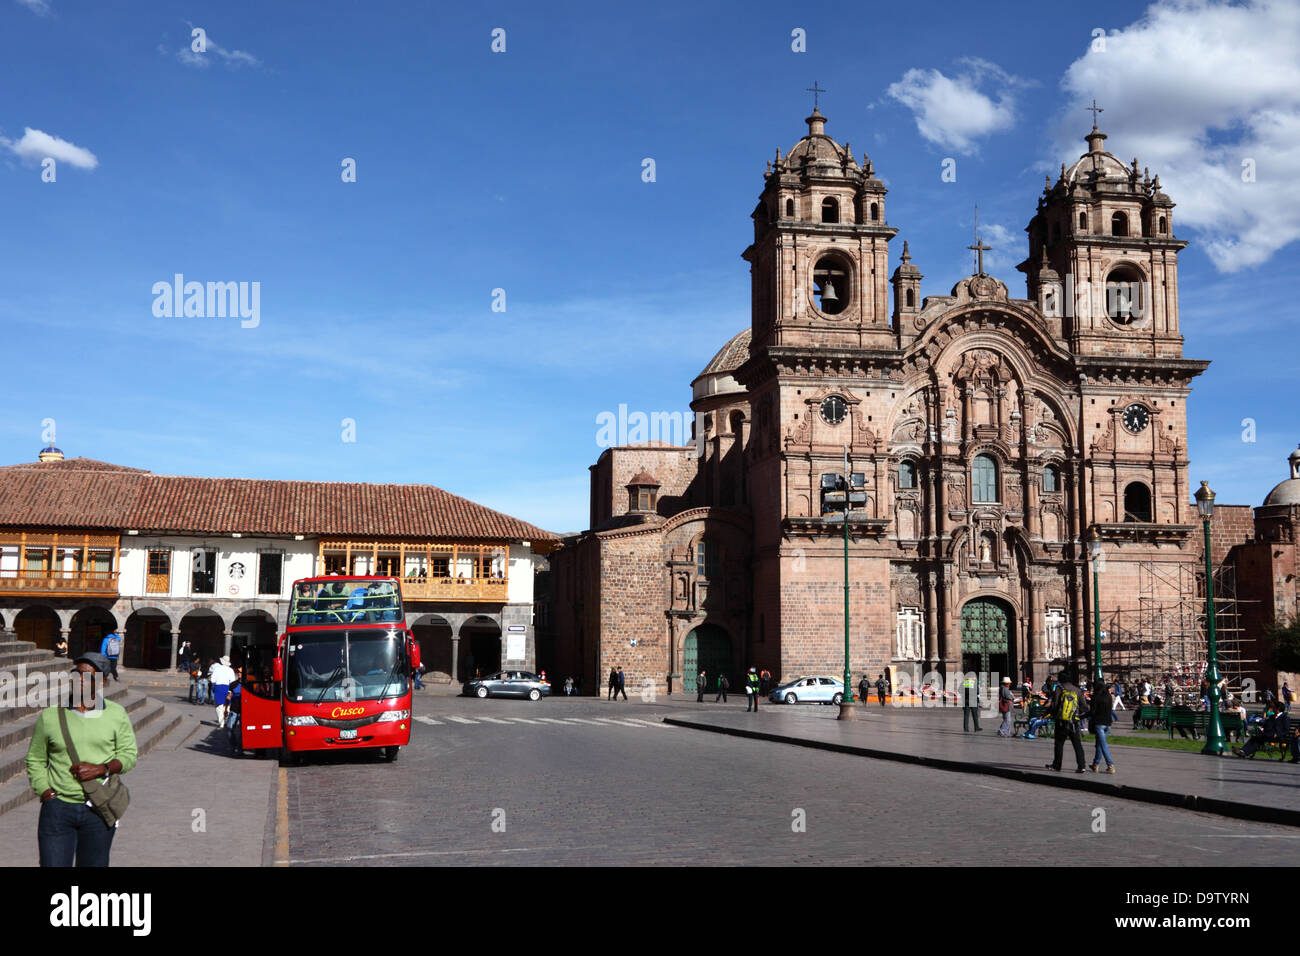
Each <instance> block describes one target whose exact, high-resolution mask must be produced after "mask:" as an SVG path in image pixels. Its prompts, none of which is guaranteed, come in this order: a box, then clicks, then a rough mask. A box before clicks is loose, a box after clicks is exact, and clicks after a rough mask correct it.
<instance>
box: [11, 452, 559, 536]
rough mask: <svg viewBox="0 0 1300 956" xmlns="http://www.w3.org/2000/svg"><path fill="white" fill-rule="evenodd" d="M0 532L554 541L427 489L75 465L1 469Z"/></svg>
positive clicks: (503, 517) (99, 464)
mask: <svg viewBox="0 0 1300 956" xmlns="http://www.w3.org/2000/svg"><path fill="white" fill-rule="evenodd" d="M78 462H80V463H81V464H80V465H77V464H76V463H78ZM0 525H21V526H26V527H85V528H115V529H123V530H125V529H138V530H140V531H143V532H155V533H162V532H167V533H195V534H229V533H231V532H240V533H242V534H261V535H291V534H302V535H309V536H312V537H318V536H319V537H338V536H348V537H353V538H397V537H403V538H443V539H447V538H459V539H481V540H495V541H499V540H503V539H505V540H514V539H520V540H538V541H544V540H554V539H556V538H557V536H556V535H554V534H552V533H551V532H549V531H545V530H543V529H541V528H539V527H537V526H536V525H533V524H529V523H528V522H526V521H520V520H519V519H518V518H512V517H511V516H510V515H506V514H502V513H501V512H499V511H493V510H492V509H491V508H486V507H484V506H483V505H480V504H476V503H475V502H473V501H470V500H469V499H467V498H461V497H460V496H458V495H453V494H451V493H450V492H448V491H443V490H442V489H441V488H436V487H434V486H433V485H374V484H360V483H352V482H327V481H260V480H255V479H247V478H193V477H181V476H175V475H154V474H150V473H149V472H145V471H140V470H138V469H127V468H119V467H117V466H115V465H109V464H107V463H105V462H94V461H91V460H90V459H79V458H72V459H67V460H65V461H52V462H41V463H36V464H24V465H13V466H9V467H7V468H0Z"/></svg>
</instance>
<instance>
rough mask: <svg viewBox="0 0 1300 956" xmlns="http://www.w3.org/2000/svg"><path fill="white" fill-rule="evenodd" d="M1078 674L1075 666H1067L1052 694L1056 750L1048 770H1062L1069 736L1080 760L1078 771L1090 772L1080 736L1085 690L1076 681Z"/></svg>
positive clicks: (1076, 756)
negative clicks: (1085, 763)
mask: <svg viewBox="0 0 1300 956" xmlns="http://www.w3.org/2000/svg"><path fill="white" fill-rule="evenodd" d="M1078 676H1079V675H1078V672H1077V671H1076V670H1075V669H1074V668H1073V667H1069V668H1066V669H1065V670H1064V671H1062V672H1061V683H1060V684H1059V685H1057V688H1056V692H1055V693H1054V694H1053V695H1052V720H1053V721H1055V729H1056V740H1055V745H1056V750H1055V757H1054V759H1053V761H1052V762H1051V763H1049V764H1046V767H1047V769H1048V770H1056V771H1058V772H1059V771H1060V769H1061V757H1062V755H1063V754H1064V751H1065V740H1066V738H1067V737H1068V738H1069V739H1070V743H1072V744H1073V745H1074V756H1075V758H1076V759H1077V760H1078V762H1079V768H1078V770H1077V772H1078V773H1087V772H1088V768H1087V767H1086V766H1084V759H1083V741H1082V740H1081V739H1080V738H1079V720H1080V718H1082V717H1083V691H1081V690H1079V686H1078V684H1076V683H1075V680H1076V679H1077V678H1078Z"/></svg>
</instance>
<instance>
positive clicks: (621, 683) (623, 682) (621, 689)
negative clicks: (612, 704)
mask: <svg viewBox="0 0 1300 956" xmlns="http://www.w3.org/2000/svg"><path fill="white" fill-rule="evenodd" d="M619 694H622V695H623V699H624V700H627V679H626V678H625V677H624V676H623V668H621V667H620V668H619V669H618V684H617V686H616V687H615V689H614V699H615V700H618V695H619Z"/></svg>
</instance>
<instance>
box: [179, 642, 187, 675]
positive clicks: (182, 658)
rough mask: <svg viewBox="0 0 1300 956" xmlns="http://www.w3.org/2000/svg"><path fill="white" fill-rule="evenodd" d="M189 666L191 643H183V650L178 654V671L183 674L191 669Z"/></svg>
mask: <svg viewBox="0 0 1300 956" xmlns="http://www.w3.org/2000/svg"><path fill="white" fill-rule="evenodd" d="M189 666H190V642H189V641H181V648H180V650H179V651H177V652H176V669H177V670H178V671H180V672H181V673H182V674H183V673H185V672H186V671H187V670H188V669H189Z"/></svg>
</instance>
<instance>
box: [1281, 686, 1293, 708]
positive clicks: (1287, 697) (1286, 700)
mask: <svg viewBox="0 0 1300 956" xmlns="http://www.w3.org/2000/svg"><path fill="white" fill-rule="evenodd" d="M1293 700H1295V692H1294V691H1292V690H1291V685H1290V684H1288V683H1287V682H1286V681H1282V709H1283V710H1284V711H1286V712H1287V713H1288V714H1289V713H1290V712H1291V701H1293Z"/></svg>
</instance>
